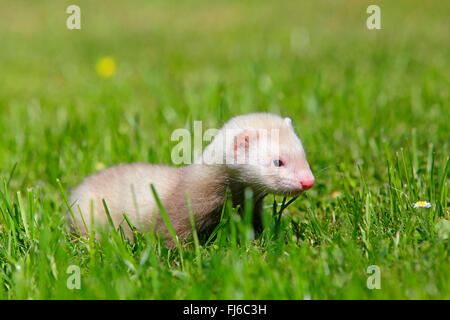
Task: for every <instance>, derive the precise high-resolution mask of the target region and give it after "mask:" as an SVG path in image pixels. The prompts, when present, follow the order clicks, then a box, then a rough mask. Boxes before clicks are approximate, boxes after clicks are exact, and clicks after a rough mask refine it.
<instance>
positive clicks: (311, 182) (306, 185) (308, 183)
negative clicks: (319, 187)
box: [300, 178, 314, 190]
mask: <svg viewBox="0 0 450 320" xmlns="http://www.w3.org/2000/svg"><path fill="white" fill-rule="evenodd" d="M300 184H301V185H302V188H303V190H306V189H309V188H311V187H312V186H313V185H314V178H308V179H303V180H301V181H300Z"/></svg>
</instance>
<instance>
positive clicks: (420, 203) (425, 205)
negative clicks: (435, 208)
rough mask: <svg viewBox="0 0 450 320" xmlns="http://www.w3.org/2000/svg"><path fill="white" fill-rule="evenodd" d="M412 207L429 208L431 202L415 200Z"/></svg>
mask: <svg viewBox="0 0 450 320" xmlns="http://www.w3.org/2000/svg"><path fill="white" fill-rule="evenodd" d="M413 208H416V209H417V208H431V203H429V202H426V201H417V202H416V203H414V205H413Z"/></svg>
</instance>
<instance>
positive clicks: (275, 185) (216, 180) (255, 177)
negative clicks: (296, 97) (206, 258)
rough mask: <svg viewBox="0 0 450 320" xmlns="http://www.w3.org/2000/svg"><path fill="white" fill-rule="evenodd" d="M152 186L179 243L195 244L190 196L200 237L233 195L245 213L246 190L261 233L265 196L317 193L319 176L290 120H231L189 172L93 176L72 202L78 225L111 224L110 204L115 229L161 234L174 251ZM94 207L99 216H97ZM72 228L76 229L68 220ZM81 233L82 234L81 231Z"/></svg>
mask: <svg viewBox="0 0 450 320" xmlns="http://www.w3.org/2000/svg"><path fill="white" fill-rule="evenodd" d="M151 184H153V185H154V187H155V189H156V192H157V194H158V196H159V198H160V199H161V203H162V205H163V207H164V209H165V211H166V212H167V214H168V216H169V219H170V222H171V224H172V226H173V228H174V229H175V232H176V234H177V236H178V238H179V239H180V240H181V241H183V240H185V239H189V238H191V236H192V226H191V221H190V216H189V211H188V210H189V207H188V203H187V200H186V194H187V195H188V197H189V199H190V202H191V208H192V213H193V216H194V221H195V226H196V229H197V232H198V233H204V232H206V233H207V232H212V230H213V229H214V228H215V226H217V224H218V223H219V220H220V215H221V211H222V207H223V205H224V201H225V196H226V193H227V189H229V190H230V194H231V200H232V204H233V206H238V205H240V207H241V208H242V207H243V206H244V200H245V196H244V193H245V190H246V188H249V189H251V190H252V191H253V199H254V200H253V201H254V203H253V206H254V208H253V225H254V228H255V229H256V231H261V229H262V222H261V211H262V203H263V198H264V196H265V195H266V194H268V193H270V194H276V195H285V196H297V195H299V194H300V193H302V192H303V191H305V190H307V189H309V188H311V187H312V186H313V184H314V175H313V173H312V172H311V169H310V166H309V164H308V161H307V160H306V155H305V151H304V149H303V146H302V143H301V141H300V139H299V138H298V136H297V135H296V134H295V131H294V128H293V126H292V123H291V119H290V118H282V117H280V116H278V115H274V114H269V113H252V114H247V115H240V116H236V117H234V118H232V119H230V120H229V121H228V122H226V123H225V125H224V126H223V127H222V128H221V129H220V130H219V131H218V133H217V134H216V135H215V136H214V138H213V139H212V142H211V143H210V144H209V145H208V146H207V147H206V148H205V150H204V152H203V154H202V156H201V157H200V158H199V159H196V160H195V161H194V163H192V164H190V165H187V166H185V167H179V168H176V167H170V166H164V165H154V164H146V163H132V164H121V165H117V166H114V167H110V168H108V169H105V170H103V171H100V172H98V173H95V174H93V175H91V176H89V177H87V178H85V179H84V181H83V182H82V183H81V184H80V185H79V186H77V187H76V188H75V189H74V190H73V191H72V192H71V194H70V196H69V202H70V204H71V208H72V212H73V214H74V216H75V220H76V224H77V225H78V228H80V230H81V232H82V233H84V234H86V233H87V230H86V229H85V227H84V223H83V222H82V220H81V216H80V213H79V210H81V212H82V214H83V218H84V221H85V223H86V224H87V227H88V230H90V227H91V226H90V222H91V216H90V215H91V211H92V213H93V215H94V216H93V218H94V219H93V220H94V221H95V223H94V224H95V225H97V223H100V224H107V223H108V217H107V214H106V211H105V208H104V206H103V199H104V200H105V202H106V204H107V207H108V209H109V212H110V215H111V218H112V220H113V222H114V225H115V227H117V226H118V225H119V224H121V225H122V228H123V230H124V232H125V234H126V235H127V237H129V238H130V239H132V230H131V229H130V228H129V226H128V224H127V223H124V217H123V214H124V213H125V214H126V216H127V217H128V219H129V221H130V222H131V223H132V225H133V226H135V227H136V228H137V229H138V230H140V231H148V230H155V231H157V232H160V233H162V234H163V235H164V236H165V239H166V242H167V244H168V245H173V242H172V240H171V237H170V234H169V232H168V230H167V227H166V226H165V224H164V221H163V219H162V217H161V214H160V213H159V210H158V206H157V203H156V201H155V198H154V196H153V193H152V191H151V188H150V185H151ZM91 203H93V210H91ZM68 217H69V220H70V222H71V226H72V228H74V221H73V220H72V219H71V215H68ZM75 230H77V229H75Z"/></svg>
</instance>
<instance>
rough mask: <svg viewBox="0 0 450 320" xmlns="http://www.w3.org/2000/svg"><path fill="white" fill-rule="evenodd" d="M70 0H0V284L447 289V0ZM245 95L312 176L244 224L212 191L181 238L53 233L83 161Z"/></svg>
mask: <svg viewBox="0 0 450 320" xmlns="http://www.w3.org/2000/svg"><path fill="white" fill-rule="evenodd" d="M71 4H73V2H72V1H58V2H55V1H50V0H48V1H38V2H37V1H25V0H20V1H17V0H4V1H2V2H1V3H0V12H1V14H0V39H1V42H0V299H431V298H433V299H450V260H449V233H450V225H449V224H450V222H449V209H448V202H449V197H448V176H447V172H448V165H449V144H448V143H449V140H450V139H449V133H450V122H449V117H448V115H449V110H450V109H449V107H450V105H449V102H450V99H449V75H450V64H449V61H450V42H449V41H448V39H449V29H448V18H449V16H448V13H449V10H450V5H449V3H448V2H445V1H426V2H425V1H406V0H403V1H375V2H373V1H372V2H368V1H357V0H352V1H343V0H341V1H322V0H317V1H311V2H310V1H304V3H303V2H302V1H286V0H280V1H260V0H259V1H257V0H245V1H237V0H229V1H206V0H204V1H203V0H201V1H194V0H182V1H181V0H176V1H170V2H169V1H162V0H160V1H144V0H129V1H126V2H123V1H103V2H101V3H100V2H99V1H87V0H80V1H77V2H76V4H77V5H79V6H80V8H81V30H68V29H67V28H66V19H67V17H68V16H69V15H68V14H67V13H66V8H67V6H69V5H71ZM370 4H378V5H379V6H380V8H381V26H382V29H380V30H368V29H367V27H366V19H367V17H368V16H369V15H368V14H367V13H366V8H367V7H368V6H369V5H370ZM104 57H111V59H112V60H113V61H114V63H115V65H116V68H115V70H114V72H113V73H114V74H113V75H112V76H111V77H104V76H101V74H99V73H98V70H97V69H96V65H97V63H98V61H99V60H101V59H102V58H104ZM255 111H263V112H272V113H277V114H281V115H283V116H288V117H290V118H292V121H293V125H294V127H295V129H296V131H297V133H298V135H299V136H300V138H301V139H302V142H303V145H304V147H305V150H306V153H307V156H308V161H309V163H310V165H311V168H312V171H313V172H314V174H315V176H316V184H315V186H314V187H313V188H312V189H311V190H308V192H306V193H304V194H302V195H301V196H300V197H299V198H298V199H296V201H295V202H293V203H292V204H291V205H289V206H288V207H287V208H286V209H285V210H284V211H283V212H282V215H281V216H278V214H277V212H279V210H280V207H279V206H275V207H274V201H276V203H278V205H280V204H281V203H282V201H283V199H282V198H278V197H277V198H276V199H275V200H274V197H273V196H270V195H269V196H268V197H266V202H265V210H264V214H265V216H266V217H267V218H268V219H266V220H267V223H266V228H265V229H264V232H263V233H262V234H261V235H257V236H256V237H253V235H252V232H251V229H250V228H249V225H248V223H247V221H246V219H240V218H239V216H238V215H236V214H234V212H235V209H233V208H232V207H231V205H230V204H229V203H227V204H226V205H225V206H224V216H223V220H222V223H221V228H220V230H219V232H218V233H217V234H216V236H215V237H213V238H211V239H210V241H208V242H207V243H205V242H206V241H203V242H202V243H200V245H199V244H198V243H197V242H195V241H192V242H189V243H186V244H185V245H184V246H182V247H180V248H178V249H172V250H169V249H167V248H166V247H165V246H164V243H163V242H162V241H161V240H160V239H158V238H156V237H155V236H154V235H153V234H152V233H150V232H147V233H136V235H135V237H136V239H135V240H136V241H135V243H134V244H132V243H130V242H128V241H126V240H124V239H122V238H121V236H120V232H119V233H118V232H117V231H116V230H105V231H103V232H104V234H103V236H102V237H101V239H99V240H94V238H93V237H90V238H82V239H79V238H78V237H77V235H76V234H71V233H70V231H69V229H68V227H67V225H66V222H65V213H66V203H65V200H64V197H65V195H66V194H68V193H69V191H70V189H71V188H73V187H74V186H76V184H77V183H79V182H80V181H81V180H82V179H83V177H85V176H86V175H89V174H91V173H94V172H96V171H98V170H100V169H101V168H103V167H108V166H112V165H115V164H119V163H128V162H135V161H142V162H151V163H158V164H171V150H172V148H173V147H174V146H175V145H176V143H177V142H174V141H171V139H170V136H171V133H172V132H173V130H175V129H177V128H188V129H191V128H192V126H193V121H194V120H201V121H203V128H219V127H220V126H221V125H222V124H223V123H224V122H225V121H226V120H228V119H229V118H231V117H233V116H236V115H239V114H245V113H249V112H255ZM150 196H152V195H151V190H150V187H149V197H150ZM180 196H182V195H180ZM287 200H289V199H287ZM421 200H422V201H427V202H429V203H430V204H431V207H430V208H415V207H414V204H415V203H416V202H417V201H421ZM119 231H120V230H119ZM370 266H376V267H372V268H369V267H370ZM78 268H79V269H78ZM373 268H375V274H373V271H372V270H374V269H373ZM73 270H75V271H77V270H79V271H80V273H79V276H80V280H81V282H80V288H79V289H78V288H77V287H76V286H75V288H74V287H73V286H72V285H73V283H74V282H71V279H73V278H70V277H72V276H73V275H74V273H73V272H74V271H73ZM75 273H76V272H75ZM75 275H76V274H75ZM373 276H378V278H377V279H379V285H380V286H379V289H377V288H373V286H372V285H371V284H373V283H374V282H373V279H374V278H373ZM371 277H372V278H371ZM68 282H69V285H68ZM71 284H72V285H71ZM368 284H369V285H368Z"/></svg>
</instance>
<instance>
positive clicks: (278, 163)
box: [273, 160, 284, 167]
mask: <svg viewBox="0 0 450 320" xmlns="http://www.w3.org/2000/svg"><path fill="white" fill-rule="evenodd" d="M273 164H274V165H275V167H282V166H284V162H283V161H281V160H274V161H273Z"/></svg>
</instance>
